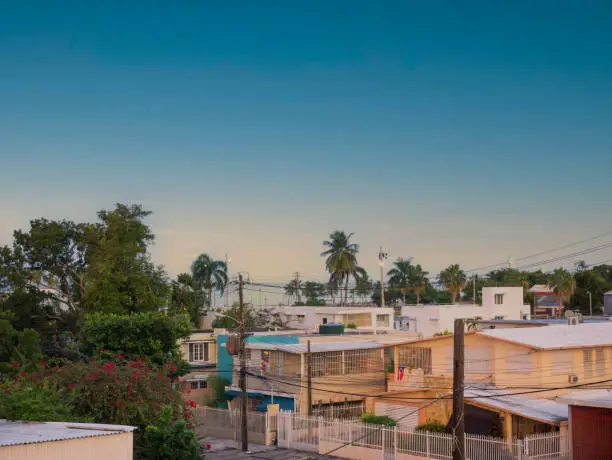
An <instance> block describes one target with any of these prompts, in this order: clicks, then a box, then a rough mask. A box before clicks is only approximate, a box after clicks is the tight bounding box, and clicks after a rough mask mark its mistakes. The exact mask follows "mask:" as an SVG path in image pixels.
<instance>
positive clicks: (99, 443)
mask: <svg viewBox="0 0 612 460" xmlns="http://www.w3.org/2000/svg"><path fill="white" fill-rule="evenodd" d="M135 429H136V428H134V427H131V426H123V425H101V424H93V423H65V422H9V421H7V420H0V458H1V459H2V460H83V459H87V460H107V459H112V460H132V457H133V455H134V452H133V451H134V448H133V431H134V430H135Z"/></svg>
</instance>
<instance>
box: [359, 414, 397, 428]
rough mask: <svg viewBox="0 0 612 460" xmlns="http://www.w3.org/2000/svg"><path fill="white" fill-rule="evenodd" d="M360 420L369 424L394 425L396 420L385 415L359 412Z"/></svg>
mask: <svg viewBox="0 0 612 460" xmlns="http://www.w3.org/2000/svg"><path fill="white" fill-rule="evenodd" d="M361 421H362V422H363V423H369V424H371V425H383V426H396V425H397V422H396V421H395V420H393V419H392V418H391V417H389V416H387V415H374V414H361Z"/></svg>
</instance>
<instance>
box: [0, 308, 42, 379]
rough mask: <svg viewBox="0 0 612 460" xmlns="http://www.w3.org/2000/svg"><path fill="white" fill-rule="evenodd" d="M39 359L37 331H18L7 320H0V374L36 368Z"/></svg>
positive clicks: (40, 355)
mask: <svg viewBox="0 0 612 460" xmlns="http://www.w3.org/2000/svg"><path fill="white" fill-rule="evenodd" d="M41 359H42V353H41V351H40V336H39V335H38V332H36V331H35V330H34V329H24V330H23V331H18V330H16V329H14V328H13V326H12V325H11V323H10V322H9V321H7V320H4V319H1V320H0V376H1V375H2V374H4V375H6V376H14V375H16V374H17V373H18V372H19V371H22V370H33V369H36V368H38V363H39V362H40V360H41Z"/></svg>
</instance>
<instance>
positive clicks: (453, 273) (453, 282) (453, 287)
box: [440, 264, 467, 303]
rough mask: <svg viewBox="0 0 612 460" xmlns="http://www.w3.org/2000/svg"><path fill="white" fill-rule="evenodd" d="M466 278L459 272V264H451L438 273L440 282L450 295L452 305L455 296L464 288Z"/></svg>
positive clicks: (455, 298)
mask: <svg viewBox="0 0 612 460" xmlns="http://www.w3.org/2000/svg"><path fill="white" fill-rule="evenodd" d="M466 281H467V277H466V276H465V272H464V271H463V270H461V267H460V266H459V264H453V265H450V266H448V267H447V268H445V269H444V270H442V271H441V272H440V282H441V283H442V284H443V285H444V287H445V288H446V289H448V291H449V292H450V293H451V299H452V303H455V301H456V300H457V295H458V294H459V292H461V289H463V287H464V286H465V283H466Z"/></svg>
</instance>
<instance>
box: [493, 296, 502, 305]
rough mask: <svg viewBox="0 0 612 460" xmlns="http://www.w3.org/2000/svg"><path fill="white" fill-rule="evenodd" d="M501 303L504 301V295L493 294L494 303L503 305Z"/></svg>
mask: <svg viewBox="0 0 612 460" xmlns="http://www.w3.org/2000/svg"><path fill="white" fill-rule="evenodd" d="M503 303H504V295H503V294H495V305H503Z"/></svg>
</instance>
